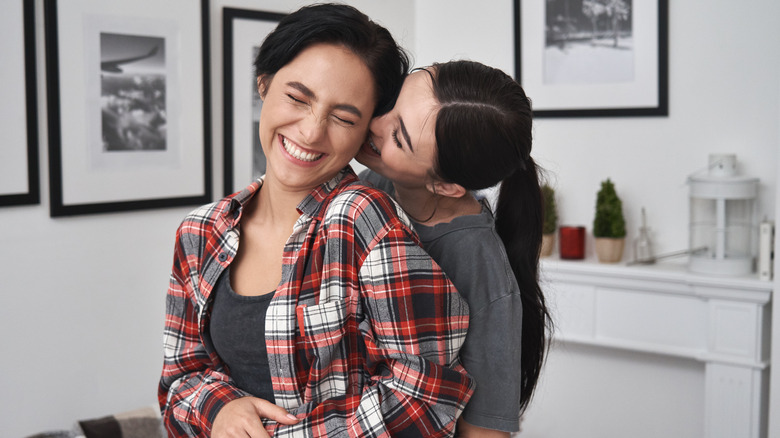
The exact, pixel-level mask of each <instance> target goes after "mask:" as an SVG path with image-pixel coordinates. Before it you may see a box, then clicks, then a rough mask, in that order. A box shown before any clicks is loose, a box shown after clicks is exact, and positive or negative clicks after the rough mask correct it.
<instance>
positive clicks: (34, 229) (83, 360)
mask: <svg viewBox="0 0 780 438" xmlns="http://www.w3.org/2000/svg"><path fill="white" fill-rule="evenodd" d="M41 3H42V2H41V0H38V1H37V2H36V6H38V19H39V20H38V27H39V29H38V38H39V39H38V60H39V96H41V99H42V98H43V96H45V81H44V74H43V72H44V65H43V43H42V35H43V22H42V14H41V8H40V6H41ZM304 3H306V2H302V1H294V2H293V1H284V0H243V1H239V0H212V2H211V12H212V14H211V19H212V23H211V32H212V35H211V40H212V78H213V84H214V86H213V87H212V105H213V106H212V119H213V128H214V129H213V147H214V154H213V155H214V174H213V177H214V182H215V194H218V193H220V192H221V183H220V182H221V175H222V172H221V165H222V157H221V152H220V151H221V145H222V144H221V139H222V121H221V111H222V105H221V101H222V94H221V87H220V84H221V78H222V69H221V54H222V51H221V45H220V41H221V8H222V7H223V6H233V7H246V8H254V9H263V10H275V11H288V10H292V9H295V8H296V7H297V6H299V5H301V4H304ZM348 3H350V4H354V5H356V6H358V7H359V8H361V9H363V10H364V11H365V12H366V13H368V14H369V15H370V16H372V17H373V18H375V19H376V20H377V21H380V22H382V23H383V24H385V25H386V26H387V27H388V28H390V29H391V31H392V32H393V33H394V35H395V36H396V37H397V38H398V39H399V40H400V41H401V43H402V44H404V45H405V46H407V47H409V48H411V49H413V51H414V52H415V55H416V56H415V59H416V62H415V64H416V65H426V64H429V63H431V62H433V61H444V60H448V59H453V58H470V59H474V60H477V61H482V62H486V63H489V64H492V65H495V66H497V67H500V68H502V69H504V70H505V71H507V72H510V73H511V72H512V71H513V66H514V60H513V56H514V55H513V47H514V44H513V42H512V38H513V31H512V26H513V19H512V5H511V3H512V2H511V1H510V0H502V1H500V2H499V1H498V0H489V1H473V0H468V1H467V0H403V1H399V0H394V1H393V2H377V1H372V0H352V1H349V2H348ZM670 16H671V20H670V41H671V43H670V89H669V95H670V116H669V117H668V118H635V119H582V120H554V119H542V120H539V121H537V123H536V132H535V139H536V143H535V152H534V156H535V157H536V158H538V159H539V161H540V162H541V164H542V165H544V166H545V167H547V168H548V169H549V170H550V172H551V176H552V178H553V179H554V181H555V183H556V186H557V188H558V192H559V201H558V202H559V204H560V207H561V219H562V221H565V222H569V223H582V224H585V225H588V226H589V227H590V223H591V221H592V210H593V202H594V200H595V193H596V191H597V190H598V184H599V181H601V180H602V179H605V178H606V177H611V178H612V179H613V181H615V183H616V185H617V189H618V193H619V194H620V195H621V196H622V198H623V202H624V208H625V212H626V214H627V216H628V221H629V227H630V229H631V230H630V231H631V232H633V231H635V228H636V224H637V217H638V212H639V208H640V207H641V206H645V207H646V208H647V211H648V221H649V225H650V226H651V227H652V228H653V230H654V232H655V235H654V237H655V241H656V245H657V249H658V250H659V251H671V250H677V249H681V248H685V247H686V246H687V188H686V187H685V186H684V181H685V177H686V175H687V174H689V173H691V172H692V171H694V170H697V169H700V168H702V167H703V166H704V165H705V164H706V160H707V154H709V153H711V152H721V151H729V152H735V153H737V154H738V157H739V159H740V162H741V163H742V167H743V169H744V171H745V173H747V174H750V175H753V176H756V177H759V178H761V182H762V195H761V210H762V212H763V213H765V214H766V215H767V216H768V217H770V218H773V217H774V212H775V201H774V199H775V191H776V190H775V186H776V171H777V167H776V166H777V163H778V145H779V144H780V141H779V140H778V136H780V132H779V131H778V130H777V122H778V120H780V109H779V107H780V102H779V101H778V99H777V96H778V95H780V92H779V88H780V83H778V81H777V79H776V78H778V77H780V59H778V56H777V52H776V50H777V47H778V43H779V42H780V29H778V28H777V27H776V25H775V22H776V21H777V19H778V18H780V3H777V2H775V1H774V0H756V1H754V2H751V7H745V6H743V5H742V4H741V3H739V2H731V1H727V0H709V1H706V2H705V1H703V0H699V1H686V2H678V1H670ZM45 111H46V108H45V105H44V104H43V103H42V105H41V108H40V112H39V119H40V123H41V135H42V137H41V147H40V154H41V163H42V164H41V183H42V188H43V190H42V204H41V205H40V206H29V207H13V208H3V209H2V210H0V225H2V226H0V274H2V283H1V285H0V290H1V291H2V296H3V298H4V302H3V305H2V306H0V330H1V331H2V332H3V334H4V336H2V338H1V340H0V354H2V359H3V360H2V365H0V436H3V437H11V438H14V437H21V436H24V435H26V434H31V433H34V432H38V431H42V430H48V429H55V428H69V427H70V426H71V425H72V423H73V421H75V420H76V419H79V418H87V417H95V416H101V415H107V414H109V413H113V412H119V411H122V410H128V409H134V408H136V407H139V406H145V405H152V404H154V403H156V382H157V378H158V373H159V371H160V367H161V360H162V352H161V331H162V324H163V307H164V295H165V289H166V286H167V279H168V272H169V268H170V266H169V265H170V260H171V254H172V246H173V237H174V231H175V228H176V226H177V225H178V222H179V220H180V219H181V218H182V217H183V216H184V214H186V212H187V211H188V210H189V208H175V209H167V210H154V211H146V212H135V213H115V214H106V215H98V216H84V217H74V218H63V219H56V220H55V219H50V218H49V217H48V206H47V205H48V200H49V193H48V177H47V173H48V172H47V170H46V169H47V167H46V163H47V160H48V155H47V151H46V146H45V145H46V141H47V137H46V135H45V129H44V127H45V123H46V117H45V115H46V113H45ZM583 162H584V163H587V164H586V165H583V164H582V163H583ZM594 353H599V354H605V355H606V357H607V358H608V359H611V360H613V362H610V365H609V367H611V368H610V369H613V370H614V372H615V373H617V375H621V376H622V375H626V374H631V373H634V372H636V371H637V370H638V371H642V370H644V368H639V369H634V366H640V367H641V364H643V363H645V362H646V360H647V359H648V358H646V357H644V356H633V357H625V356H622V355H620V356H619V357H615V356H614V355H610V354H609V352H603V351H600V350H599V351H591V350H589V349H577V348H570V349H568V350H564V351H556V352H554V353H553V356H552V357H553V360H554V361H555V362H551V363H552V365H551V367H550V371H549V372H548V373H547V374H546V380H545V382H547V383H545V386H544V387H543V388H542V392H541V393H540V394H541V395H542V397H540V400H539V401H540V403H537V404H536V405H534V410H535V411H532V414H533V415H536V420H534V419H533V418H529V422H528V424H526V428H527V430H531V429H532V427H535V426H534V425H533V424H532V423H533V422H532V421H531V420H533V421H535V422H536V424H537V425H538V428H537V430H544V429H543V427H544V425H546V424H549V421H551V419H557V421H558V422H562V420H566V421H571V420H573V418H572V417H571V416H572V415H574V416H577V415H578V414H577V409H576V408H577V406H576V405H574V406H569V408H570V411H566V413H565V414H563V413H562V412H559V411H558V410H557V408H558V406H556V404H555V403H552V402H550V404H548V405H545V404H544V403H543V402H542V401H543V400H544V399H545V397H546V398H547V399H548V400H554V398H553V397H554V396H555V394H558V395H559V396H565V395H571V392H570V391H566V386H565V385H566V382H569V381H582V382H587V379H589V378H590V377H591V374H592V372H591V371H590V370H593V369H594V368H597V366H598V363H597V361H596V362H595V363H594V358H593V354H594ZM558 358H562V359H560V360H558ZM692 368H693V367H692V365H691V364H689V363H685V362H682V363H678V364H677V366H676V367H673V368H672V369H671V371H668V373H669V375H660V376H656V377H654V378H655V379H656V380H657V381H659V382H663V381H667V379H671V380H672V381H675V382H677V381H679V382H686V381H688V380H687V379H686V376H689V375H690V373H691V370H692ZM548 383H549V384H548ZM695 383H696V382H693V383H691V385H694V384H695ZM602 384H603V385H607V387H605V388H601V385H602ZM616 385H617V383H616V382H613V381H612V379H610V378H603V379H601V380H597V381H595V383H591V386H590V387H586V388H585V389H583V390H582V391H587V390H588V388H590V389H592V390H602V391H607V392H611V391H614V390H615V389H616V388H615V386H616ZM681 387H682V388H683V389H684V388H687V386H685V385H682V386H681ZM665 388H667V389H669V390H674V389H675V387H674V386H673V385H670V386H666V387H665ZM575 395H576V394H575ZM589 395H590V394H587V393H585V394H579V395H578V396H580V397H587V396H589ZM586 400H587V402H588V403H592V402H593V401H592V399H591V398H590V397H587V398H586ZM690 402H691V404H692V405H693V406H694V407H692V408H691V409H695V406H696V405H697V404H699V403H700V401H699V400H698V399H697V398H696V397H695V396H694V397H692V398H691V399H690ZM537 412H538V413H537ZM582 412H583V414H579V415H580V419H582V420H588V419H587V418H584V417H586V416H591V415H592V413H598V412H600V410H598V409H592V410H585V411H582ZM585 413H587V414H588V415H585ZM622 413H623V412H621V414H622ZM590 421H591V424H593V423H594V420H592V419H590ZM660 421H664V420H660ZM672 421H675V422H676V423H675V424H676V425H678V426H679V428H678V429H675V430H684V431H689V430H693V431H696V430H699V429H697V428H699V427H700V425H698V426H697V425H696V424H690V420H684V419H681V418H678V417H675V418H672ZM686 421H688V422H686ZM586 424H587V423H586ZM544 436H546V437H552V436H555V435H552V434H546V435H544ZM559 436H565V435H559ZM594 436H603V435H594ZM667 436H670V435H667Z"/></svg>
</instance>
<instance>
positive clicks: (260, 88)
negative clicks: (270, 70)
mask: <svg viewBox="0 0 780 438" xmlns="http://www.w3.org/2000/svg"><path fill="white" fill-rule="evenodd" d="M266 91H268V83H267V77H266V76H265V75H263V76H258V77H257V93H258V94H260V100H263V99H265V93H266Z"/></svg>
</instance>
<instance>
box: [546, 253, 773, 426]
mask: <svg viewBox="0 0 780 438" xmlns="http://www.w3.org/2000/svg"><path fill="white" fill-rule="evenodd" d="M540 277H541V281H542V288H543V290H544V291H545V295H546V297H547V300H548V302H549V304H550V308H551V311H552V313H553V318H554V322H555V324H556V334H555V337H556V339H558V340H561V341H564V342H572V343H578V344H583V345H593V346H600V347H608V348H615V349H622V350H628V351H640V352H647V353H653V354H660V355H666V356H670V357H683V358H689V359H693V360H696V361H699V362H703V363H704V364H705V367H704V369H705V379H704V380H705V386H706V388H704V393H705V400H706V412H704V415H705V418H704V424H705V429H706V437H707V438H715V437H718V438H719V437H723V438H726V437H733V436H740V437H748V438H759V437H760V429H762V428H757V427H755V425H756V424H757V422H762V424H763V422H766V418H765V412H766V395H767V394H766V393H765V392H766V385H765V384H764V383H765V382H766V376H767V374H768V367H769V357H770V351H769V333H770V323H771V318H770V300H771V295H772V287H773V283H772V282H766V281H761V280H759V279H758V277H757V276H756V275H749V276H740V277H719V276H709V275H702V274H694V273H690V272H688V271H687V268H686V266H685V263H684V262H682V263H678V262H674V263H671V262H670V263H658V264H654V265H636V266H626V265H625V264H601V263H598V262H597V261H595V260H581V261H570V260H560V259H556V258H547V259H543V260H542V263H541V273H540ZM746 401H747V402H748V403H747V404H745V402H746ZM734 431H738V432H739V433H738V434H737V435H733V432H734Z"/></svg>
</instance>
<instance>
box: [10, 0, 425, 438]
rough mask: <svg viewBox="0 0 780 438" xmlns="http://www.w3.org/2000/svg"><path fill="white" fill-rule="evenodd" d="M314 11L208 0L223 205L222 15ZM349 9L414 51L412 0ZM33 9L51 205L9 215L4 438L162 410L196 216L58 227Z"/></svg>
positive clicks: (146, 215) (265, 1) (217, 185)
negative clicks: (178, 261) (160, 384)
mask: <svg viewBox="0 0 780 438" xmlns="http://www.w3.org/2000/svg"><path fill="white" fill-rule="evenodd" d="M305 3H310V2H304V1H295V2H294V1H284V0H253V1H249V0H247V1H230V0H211V5H210V6H211V26H210V27H211V29H210V31H211V41H212V47H211V49H212V62H211V68H212V71H211V73H212V79H213V81H212V84H213V86H212V105H213V106H212V120H213V128H214V129H213V142H212V144H213V152H214V153H213V160H214V163H213V168H214V173H213V178H214V193H215V196H218V195H219V194H221V193H222V170H221V169H222V167H221V166H222V152H221V151H222V119H221V114H222V88H221V81H222V47H221V41H222V7H223V6H230V7H240V8H248V9H259V10H269V11H278V12H289V11H291V10H294V9H297V8H298V7H299V6H300V5H303V4H305ZM346 3H349V4H353V5H355V6H356V7H358V8H360V9H361V10H363V11H364V12H366V13H367V14H368V15H369V16H371V17H372V18H374V19H375V20H376V21H378V22H381V23H382V24H383V25H385V26H386V27H388V28H389V29H390V30H391V32H393V34H394V36H395V37H396V38H397V39H398V40H399V41H400V42H402V43H403V44H405V45H407V46H409V45H411V44H412V42H413V40H414V27H413V24H414V21H413V17H412V15H413V14H412V13H411V11H413V7H412V5H413V3H412V0H403V1H397V0H395V1H394V2H393V3H384V2H374V1H370V0H351V1H347V2H346ZM36 7H37V15H38V17H37V19H38V20H37V27H38V29H37V37H38V41H37V42H38V67H39V68H38V78H39V87H38V95H39V100H40V101H41V102H40V105H41V107H40V111H39V123H40V126H41V129H40V133H41V145H40V147H39V152H40V159H41V187H42V203H41V205H38V206H26V207H10V208H3V209H0V276H1V277H0V278H2V281H1V282H0V291H1V292H2V297H3V303H2V305H1V306H0V332H2V334H3V335H2V336H0V357H1V358H2V360H1V361H0V362H1V364H0V436H1V437H9V438H19V437H23V436H26V435H29V434H33V433H37V432H41V431H45V430H53V429H70V428H71V427H72V426H73V424H74V422H75V421H76V420H78V419H85V418H94V417H99V416H104V415H108V414H112V413H117V412H123V411H126V410H131V409H136V408H139V407H143V406H149V405H156V403H157V398H156V394H157V380H158V378H159V373H160V370H161V367H162V328H163V316H164V310H165V309H164V307H165V291H166V288H167V285H168V274H169V272H170V264H171V260H172V255H173V243H174V242H173V239H174V233H175V231H176V227H177V226H178V224H179V221H180V220H181V219H182V218H183V217H184V215H185V214H186V213H187V212H188V211H189V210H190V209H191V208H192V207H184V208H173V209H163V210H152V211H144V212H133V213H113V214H104V215H96V216H79V217H72V218H59V219H51V218H49V210H48V202H49V190H48V182H49V180H48V170H47V169H48V164H47V163H48V154H47V147H46V145H47V141H48V139H47V136H46V129H45V126H46V107H45V102H43V100H44V96H45V95H46V94H45V74H44V72H45V70H44V68H45V67H44V59H43V54H44V51H43V50H44V44H43V14H42V1H41V0H38V1H36ZM19 86H22V84H19Z"/></svg>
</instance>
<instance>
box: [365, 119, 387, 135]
mask: <svg viewBox="0 0 780 438" xmlns="http://www.w3.org/2000/svg"><path fill="white" fill-rule="evenodd" d="M385 126H387V114H385V115H382V116H379V117H374V118H373V119H371V122H370V123H369V124H368V134H369V135H370V136H372V137H374V138H384V137H385V135H384V131H385Z"/></svg>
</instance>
